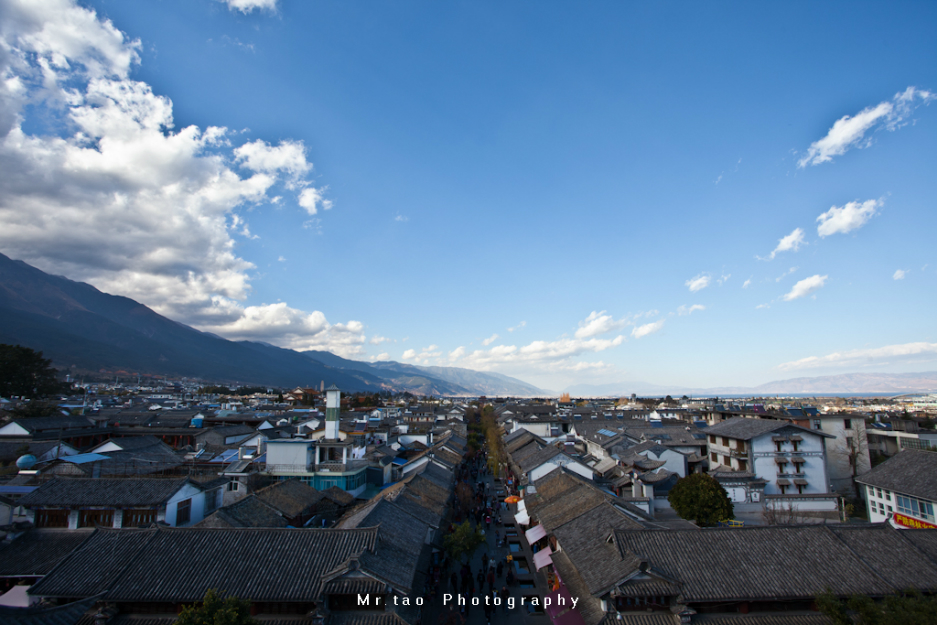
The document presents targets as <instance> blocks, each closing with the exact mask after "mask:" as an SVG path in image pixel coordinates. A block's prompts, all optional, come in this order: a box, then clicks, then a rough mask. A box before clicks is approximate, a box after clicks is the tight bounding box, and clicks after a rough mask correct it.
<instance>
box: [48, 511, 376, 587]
mask: <svg viewBox="0 0 938 625" xmlns="http://www.w3.org/2000/svg"><path fill="white" fill-rule="evenodd" d="M377 537H378V528H376V527H370V528H363V529H353V530H336V529H212V528H182V529H180V528H152V529H142V530H126V529H124V530H114V529H101V528H99V529H97V530H95V533H94V534H93V535H92V536H91V537H90V538H89V539H88V540H87V541H86V542H85V543H83V544H82V545H81V546H80V547H79V548H78V549H76V550H75V551H74V552H73V553H72V554H71V555H70V556H69V557H68V558H67V559H66V560H64V561H63V562H62V563H61V564H59V566H58V567H56V569H55V570H54V571H52V573H50V574H49V575H47V576H46V577H44V578H43V579H42V580H40V581H39V582H38V583H37V584H35V585H34V586H33V587H32V589H31V591H30V592H31V593H32V594H33V595H35V596H51V597H88V596H92V595H95V594H98V593H99V592H104V593H105V596H104V598H105V599H106V600H109V601H140V602H180V603H182V602H191V601H199V600H201V598H202V597H203V596H204V594H205V591H206V590H207V589H209V588H215V589H218V590H219V591H220V592H225V593H231V594H233V595H235V596H237V597H240V598H242V599H247V600H249V601H255V602H256V601H265V602H266V601H270V602H289V601H309V600H311V598H312V599H313V600H316V598H318V596H319V594H320V587H321V577H322V575H323V574H324V573H326V572H328V571H331V570H334V569H335V568H336V567H337V566H338V565H340V564H341V563H343V562H345V561H346V560H348V558H350V557H360V556H361V555H362V554H363V553H364V552H370V551H373V550H374V549H375V548H376V546H377ZM103 554H106V555H107V557H102V555H103ZM155 580H158V581H159V583H155Z"/></svg>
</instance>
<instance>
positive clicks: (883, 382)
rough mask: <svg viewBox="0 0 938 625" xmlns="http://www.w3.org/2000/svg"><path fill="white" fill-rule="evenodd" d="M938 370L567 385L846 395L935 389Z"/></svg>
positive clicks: (592, 391) (624, 392)
mask: <svg viewBox="0 0 938 625" xmlns="http://www.w3.org/2000/svg"><path fill="white" fill-rule="evenodd" d="M936 378H938V373H936V372H935V371H926V372H921V373H844V374H840V375H823V376H816V377H806V378H790V379H787V380H774V381H772V382H766V383H765V384H760V385H759V386H721V387H714V388H690V387H681V386H661V385H657V384H648V383H645V382H617V383H612V384H595V385H594V384H578V385H575V386H571V387H569V388H567V389H566V391H567V392H568V393H570V394H571V395H573V396H575V397H624V396H628V395H629V394H631V393H636V394H638V395H652V396H655V395H657V396H661V395H665V394H670V395H697V396H710V397H713V396H717V395H750V396H753V397H758V396H764V395H812V394H813V395H835V394H839V395H845V394H864V393H891V394H895V395H904V394H909V393H934V392H935V389H936V387H938V383H936Z"/></svg>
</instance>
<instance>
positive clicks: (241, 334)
mask: <svg viewBox="0 0 938 625" xmlns="http://www.w3.org/2000/svg"><path fill="white" fill-rule="evenodd" d="M233 312H234V313H235V314H233V315H232V316H231V318H229V319H219V320H217V321H216V322H215V323H205V324H203V325H202V329H204V330H207V331H209V332H212V333H214V334H219V335H221V336H224V337H226V338H229V339H232V340H236V341H264V342H268V343H272V344H275V345H279V346H281V347H288V348H290V349H296V350H301V351H305V350H309V349H316V350H326V351H330V352H333V353H336V354H339V355H340V356H345V357H352V356H358V355H361V354H362V351H363V350H362V345H363V344H364V343H365V333H364V326H363V325H362V324H361V322H359V321H349V322H348V323H344V324H343V323H335V324H330V323H329V322H328V321H327V320H326V316H325V315H324V314H323V313H321V312H319V311H315V312H312V313H307V312H304V311H302V310H297V309H295V308H290V307H289V306H287V305H286V304H284V303H283V302H278V303H276V304H263V305H261V306H248V307H246V308H243V309H242V308H239V307H235V308H233Z"/></svg>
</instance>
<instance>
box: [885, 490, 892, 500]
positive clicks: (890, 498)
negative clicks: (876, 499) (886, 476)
mask: <svg viewBox="0 0 938 625" xmlns="http://www.w3.org/2000/svg"><path fill="white" fill-rule="evenodd" d="M886 501H892V494H891V493H890V492H889V491H888V490H887V491H886Z"/></svg>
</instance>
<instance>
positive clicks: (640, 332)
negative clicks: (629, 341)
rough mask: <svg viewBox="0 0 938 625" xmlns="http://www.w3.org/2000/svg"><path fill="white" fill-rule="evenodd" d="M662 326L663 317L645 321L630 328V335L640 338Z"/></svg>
mask: <svg viewBox="0 0 938 625" xmlns="http://www.w3.org/2000/svg"><path fill="white" fill-rule="evenodd" d="M663 326H664V319H659V320H658V321H653V322H652V323H646V324H645V325H641V326H638V327H635V328H632V337H633V338H636V339H640V338H642V337H643V336H648V335H649V334H654V333H655V332H657V331H658V330H660V329H661V328H662V327H663Z"/></svg>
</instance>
